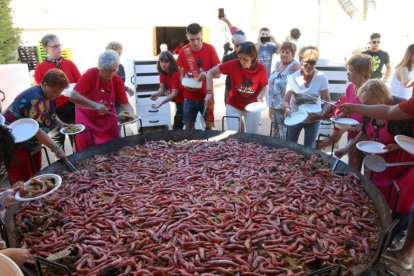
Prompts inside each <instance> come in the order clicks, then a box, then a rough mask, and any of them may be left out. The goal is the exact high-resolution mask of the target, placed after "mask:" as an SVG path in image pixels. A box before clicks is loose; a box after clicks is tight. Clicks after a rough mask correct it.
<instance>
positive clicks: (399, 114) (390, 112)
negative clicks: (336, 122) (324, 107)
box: [339, 104, 413, 120]
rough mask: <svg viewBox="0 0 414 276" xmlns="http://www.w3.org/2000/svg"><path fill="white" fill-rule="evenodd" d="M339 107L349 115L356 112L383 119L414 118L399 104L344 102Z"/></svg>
mask: <svg viewBox="0 0 414 276" xmlns="http://www.w3.org/2000/svg"><path fill="white" fill-rule="evenodd" d="M339 109H340V110H341V112H343V113H344V114H347V115H348V114H351V113H353V112H355V113H359V114H362V115H365V116H368V117H372V118H377V119H383V120H405V119H412V118H413V116H412V115H410V114H408V113H405V112H404V111H403V110H402V109H401V108H400V107H399V106H398V105H384V104H381V105H365V104H342V105H340V106H339Z"/></svg>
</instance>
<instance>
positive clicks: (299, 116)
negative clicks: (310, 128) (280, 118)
mask: <svg viewBox="0 0 414 276" xmlns="http://www.w3.org/2000/svg"><path fill="white" fill-rule="evenodd" d="M306 118H308V113H307V112H305V111H298V112H293V113H292V114H290V116H289V117H286V118H285V121H284V123H285V125H287V126H293V125H297V124H300V123H302V122H303V121H305V120H306Z"/></svg>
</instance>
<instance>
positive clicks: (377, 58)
mask: <svg viewBox="0 0 414 276" xmlns="http://www.w3.org/2000/svg"><path fill="white" fill-rule="evenodd" d="M362 53H363V54H367V55H370V56H371V57H373V58H374V71H373V72H372V74H371V79H375V78H378V79H380V78H382V72H381V71H382V67H383V66H384V64H386V63H389V62H390V56H389V55H388V53H387V52H385V51H383V50H378V51H377V52H371V51H370V50H367V51H365V52H362Z"/></svg>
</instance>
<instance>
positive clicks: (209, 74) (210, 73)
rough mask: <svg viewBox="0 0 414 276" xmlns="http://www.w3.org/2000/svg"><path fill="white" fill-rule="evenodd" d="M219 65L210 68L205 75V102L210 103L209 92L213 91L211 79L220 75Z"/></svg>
mask: <svg viewBox="0 0 414 276" xmlns="http://www.w3.org/2000/svg"><path fill="white" fill-rule="evenodd" d="M219 66H220V64H218V65H216V66H214V67H213V68H211V69H210V70H208V72H207V75H206V90H207V93H206V98H205V99H204V101H205V102H208V101H210V98H211V92H212V91H213V78H214V77H215V76H216V75H220V74H221V72H220V69H219Z"/></svg>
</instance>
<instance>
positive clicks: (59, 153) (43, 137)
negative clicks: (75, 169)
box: [35, 129, 66, 160]
mask: <svg viewBox="0 0 414 276" xmlns="http://www.w3.org/2000/svg"><path fill="white" fill-rule="evenodd" d="M35 137H36V139H37V140H39V141H40V142H41V143H42V144H43V145H45V146H46V147H48V148H49V149H51V150H52V151H53V153H54V154H56V157H57V158H59V159H64V160H65V159H66V155H65V152H64V151H63V150H62V148H61V147H60V146H59V145H57V144H56V143H55V142H53V140H52V138H50V136H49V135H47V133H46V132H44V131H43V130H42V129H39V130H38V131H37V133H36V135H35Z"/></svg>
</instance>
